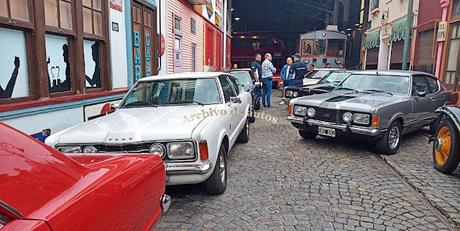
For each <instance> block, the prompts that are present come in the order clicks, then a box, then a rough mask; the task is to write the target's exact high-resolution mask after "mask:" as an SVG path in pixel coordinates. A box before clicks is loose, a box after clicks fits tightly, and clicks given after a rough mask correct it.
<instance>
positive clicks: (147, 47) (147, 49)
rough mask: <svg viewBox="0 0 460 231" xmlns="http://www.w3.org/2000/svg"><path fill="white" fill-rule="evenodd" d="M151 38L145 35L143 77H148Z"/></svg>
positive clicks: (147, 34)
mask: <svg viewBox="0 0 460 231" xmlns="http://www.w3.org/2000/svg"><path fill="white" fill-rule="evenodd" d="M150 40H151V36H150V34H149V33H146V34H145V76H150V73H151V72H150V71H151V70H150V58H151V52H150V50H151V47H150V45H151V41H150Z"/></svg>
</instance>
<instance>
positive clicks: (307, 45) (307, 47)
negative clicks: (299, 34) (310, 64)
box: [302, 40, 314, 55]
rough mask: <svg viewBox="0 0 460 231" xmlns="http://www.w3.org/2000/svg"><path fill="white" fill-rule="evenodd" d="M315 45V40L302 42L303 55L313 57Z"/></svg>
mask: <svg viewBox="0 0 460 231" xmlns="http://www.w3.org/2000/svg"><path fill="white" fill-rule="evenodd" d="M313 44H314V42H313V40H302V55H312V54H313Z"/></svg>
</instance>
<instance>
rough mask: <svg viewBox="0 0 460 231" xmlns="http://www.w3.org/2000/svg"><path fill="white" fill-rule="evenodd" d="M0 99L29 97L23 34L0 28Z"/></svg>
mask: <svg viewBox="0 0 460 231" xmlns="http://www.w3.org/2000/svg"><path fill="white" fill-rule="evenodd" d="M0 34H1V36H0V51H1V52H0V99H6V98H18V97H25V96H28V95H29V78H28V76H29V74H28V69H27V68H28V67H27V65H28V64H27V51H26V50H27V49H26V40H25V36H24V33H23V32H21V31H17V30H10V29H4V28H0Z"/></svg>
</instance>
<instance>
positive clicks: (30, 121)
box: [2, 107, 83, 134]
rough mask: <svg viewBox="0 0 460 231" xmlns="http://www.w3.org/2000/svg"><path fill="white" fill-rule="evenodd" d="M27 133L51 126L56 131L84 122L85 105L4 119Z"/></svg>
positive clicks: (52, 131) (52, 130) (53, 131)
mask: <svg viewBox="0 0 460 231" xmlns="http://www.w3.org/2000/svg"><path fill="white" fill-rule="evenodd" d="M2 122H3V123H5V124H8V125H10V126H12V127H14V128H16V129H19V130H20V131H22V132H25V133H26V134H34V133H37V132H41V131H42V130H43V129H47V128H50V129H51V133H52V134H53V133H56V132H58V131H61V130H63V129H66V128H68V127H71V126H74V125H76V124H79V123H82V122H83V107H78V108H73V109H67V110H61V111H55V112H48V113H41V114H37V115H31V116H26V117H21V118H15V119H10V120H4V121H2Z"/></svg>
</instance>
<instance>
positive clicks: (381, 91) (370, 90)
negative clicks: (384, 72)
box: [364, 89, 393, 96]
mask: <svg viewBox="0 0 460 231" xmlns="http://www.w3.org/2000/svg"><path fill="white" fill-rule="evenodd" d="M364 91H368V92H377V93H387V94H389V95H391V96H393V93H391V92H388V91H383V90H377V89H369V90H364Z"/></svg>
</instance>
